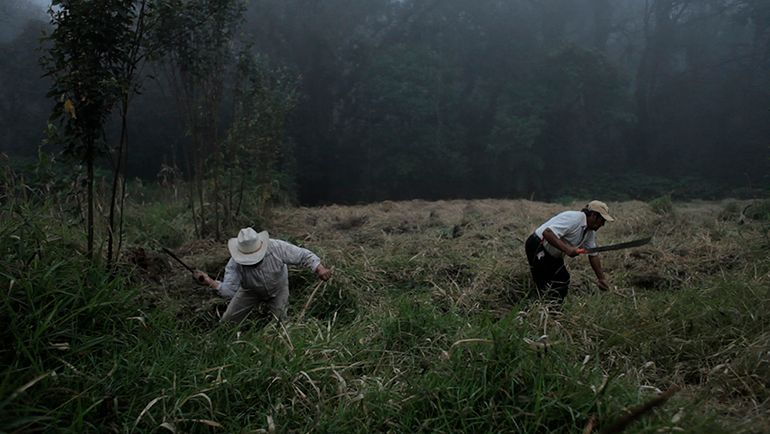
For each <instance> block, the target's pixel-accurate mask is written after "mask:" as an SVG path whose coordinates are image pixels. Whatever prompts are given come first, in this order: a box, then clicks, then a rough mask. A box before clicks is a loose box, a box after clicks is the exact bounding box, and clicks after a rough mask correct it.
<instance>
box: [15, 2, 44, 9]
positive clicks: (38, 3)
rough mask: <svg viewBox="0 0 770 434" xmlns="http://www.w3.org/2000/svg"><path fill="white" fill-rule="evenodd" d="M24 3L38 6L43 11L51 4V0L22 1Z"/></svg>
mask: <svg viewBox="0 0 770 434" xmlns="http://www.w3.org/2000/svg"><path fill="white" fill-rule="evenodd" d="M20 1H21V2H22V3H29V4H31V5H34V6H38V7H40V8H41V9H45V8H46V7H48V5H50V4H51V0H20Z"/></svg>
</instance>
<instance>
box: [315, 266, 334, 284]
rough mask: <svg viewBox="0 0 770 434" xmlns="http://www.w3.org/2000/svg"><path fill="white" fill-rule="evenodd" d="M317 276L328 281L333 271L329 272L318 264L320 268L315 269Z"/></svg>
mask: <svg viewBox="0 0 770 434" xmlns="http://www.w3.org/2000/svg"><path fill="white" fill-rule="evenodd" d="M315 274H316V275H317V276H318V278H319V279H321V280H323V281H327V280H329V278H331V277H332V270H329V269H328V268H326V267H324V266H323V265H321V264H318V267H317V268H316V269H315Z"/></svg>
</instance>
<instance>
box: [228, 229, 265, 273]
mask: <svg viewBox="0 0 770 434" xmlns="http://www.w3.org/2000/svg"><path fill="white" fill-rule="evenodd" d="M269 241H270V235H268V233H267V231H262V232H260V233H257V231H255V230H254V229H252V228H245V229H241V231H240V232H238V238H230V240H228V241H227V248H228V250H230V256H232V257H233V259H234V260H235V262H237V263H239V264H241V265H254V264H256V263H258V262H259V261H261V260H262V258H264V257H265V253H266V252H267V244H268V242H269Z"/></svg>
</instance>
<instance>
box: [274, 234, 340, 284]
mask: <svg viewBox="0 0 770 434" xmlns="http://www.w3.org/2000/svg"><path fill="white" fill-rule="evenodd" d="M270 242H271V243H273V244H272V246H273V248H274V250H273V253H274V254H275V255H276V256H277V257H279V258H280V259H281V260H282V261H283V262H284V263H285V264H289V265H304V266H306V267H308V268H310V269H311V270H313V272H314V273H315V274H316V275H317V276H318V278H319V279H321V280H329V278H330V277H331V275H332V272H331V270H329V269H328V268H326V267H324V266H323V264H321V259H320V258H319V257H318V256H317V255H316V254H315V253H313V252H311V251H310V250H308V249H304V248H302V247H298V246H295V245H294V244H291V243H288V242H286V241H283V240H270Z"/></svg>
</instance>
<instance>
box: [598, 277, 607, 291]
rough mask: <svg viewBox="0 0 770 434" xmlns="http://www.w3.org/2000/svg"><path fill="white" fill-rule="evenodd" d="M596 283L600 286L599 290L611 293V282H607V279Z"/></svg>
mask: <svg viewBox="0 0 770 434" xmlns="http://www.w3.org/2000/svg"><path fill="white" fill-rule="evenodd" d="M596 283H597V284H598V285H599V289H601V290H602V291H609V290H610V282H609V281H607V278H606V277H603V278H601V279H599V280H597V281H596Z"/></svg>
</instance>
